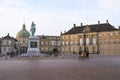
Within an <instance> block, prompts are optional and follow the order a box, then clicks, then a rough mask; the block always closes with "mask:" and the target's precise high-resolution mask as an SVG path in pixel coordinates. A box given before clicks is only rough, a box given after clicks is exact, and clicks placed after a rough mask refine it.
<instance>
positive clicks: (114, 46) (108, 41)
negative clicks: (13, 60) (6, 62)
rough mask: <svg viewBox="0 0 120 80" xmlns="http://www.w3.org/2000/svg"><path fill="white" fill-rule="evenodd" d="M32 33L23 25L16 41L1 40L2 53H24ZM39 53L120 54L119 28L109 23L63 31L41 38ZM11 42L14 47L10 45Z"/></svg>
mask: <svg viewBox="0 0 120 80" xmlns="http://www.w3.org/2000/svg"><path fill="white" fill-rule="evenodd" d="M29 36H30V33H29V31H27V29H26V25H25V24H23V26H22V29H21V30H20V31H19V32H18V33H17V35H16V39H15V38H13V37H10V35H9V34H8V35H7V36H5V37H2V38H1V39H0V44H1V45H0V48H1V49H0V52H1V54H7V53H10V51H9V50H11V52H14V51H15V52H17V54H23V53H26V52H27V48H28V38H29ZM38 38H39V46H40V51H41V52H44V53H48V54H49V53H52V51H54V50H56V51H58V52H59V53H63V54H75V53H79V51H89V53H91V54H92V53H94V54H97V53H100V54H105V55H114V54H120V28H119V29H116V28H115V27H114V26H112V25H111V24H110V23H109V22H108V20H107V21H106V23H100V21H98V23H97V24H92V25H83V24H82V23H81V24H80V26H76V24H74V25H73V27H72V28H71V29H70V30H68V31H67V32H66V31H65V32H64V33H62V32H61V35H60V36H46V35H38ZM10 43H11V44H10Z"/></svg>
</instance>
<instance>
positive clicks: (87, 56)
mask: <svg viewBox="0 0 120 80" xmlns="http://www.w3.org/2000/svg"><path fill="white" fill-rule="evenodd" d="M86 59H89V51H87V52H86Z"/></svg>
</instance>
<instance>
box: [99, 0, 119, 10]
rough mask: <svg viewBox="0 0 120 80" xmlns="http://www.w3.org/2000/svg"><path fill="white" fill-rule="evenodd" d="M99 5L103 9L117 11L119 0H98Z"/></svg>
mask: <svg viewBox="0 0 120 80" xmlns="http://www.w3.org/2000/svg"><path fill="white" fill-rule="evenodd" d="M98 3H99V6H100V7H101V8H104V9H110V10H115V11H119V10H120V8H119V7H120V0H99V1H98Z"/></svg>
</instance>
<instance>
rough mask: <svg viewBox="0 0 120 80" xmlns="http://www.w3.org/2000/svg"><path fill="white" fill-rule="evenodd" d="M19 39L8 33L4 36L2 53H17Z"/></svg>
mask: <svg viewBox="0 0 120 80" xmlns="http://www.w3.org/2000/svg"><path fill="white" fill-rule="evenodd" d="M16 42H17V40H16V39H15V38H13V37H11V36H10V35H9V33H8V35H7V36H5V37H2V39H1V53H2V54H5V55H6V54H8V55H15V54H17V45H16Z"/></svg>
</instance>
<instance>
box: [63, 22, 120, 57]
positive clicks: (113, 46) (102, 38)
mask: <svg viewBox="0 0 120 80" xmlns="http://www.w3.org/2000/svg"><path fill="white" fill-rule="evenodd" d="M61 43H62V44H61V52H62V53H68V54H72V53H79V51H82V50H83V51H89V53H96V54H97V53H100V54H106V55H112V54H120V49H119V48H120V29H116V28H115V27H114V26H112V25H111V24H110V23H109V22H108V20H107V21H106V23H100V21H98V24H92V25H83V24H82V23H81V25H80V26H76V24H74V25H73V28H71V29H70V30H68V31H67V32H65V33H61Z"/></svg>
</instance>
